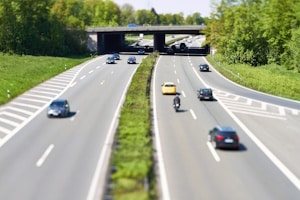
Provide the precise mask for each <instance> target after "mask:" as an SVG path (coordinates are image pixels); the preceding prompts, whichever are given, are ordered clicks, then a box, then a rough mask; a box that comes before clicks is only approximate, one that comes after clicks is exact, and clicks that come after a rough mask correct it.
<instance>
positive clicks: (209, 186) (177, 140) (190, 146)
mask: <svg viewBox="0 0 300 200" xmlns="http://www.w3.org/2000/svg"><path fill="white" fill-rule="evenodd" d="M199 62H203V60H202V58H200V57H198V58H197V57H194V56H193V57H188V56H181V57H180V56H177V57H175V56H163V57H161V59H160V61H159V62H158V64H157V68H156V70H155V80H154V81H155V83H154V85H153V87H154V88H155V92H156V95H155V98H156V99H153V101H155V102H156V107H155V110H154V112H156V116H157V129H158V130H159V135H158V136H157V137H159V138H160V139H159V141H160V144H161V149H162V150H161V153H162V155H161V156H160V157H162V158H163V162H164V164H163V166H164V169H162V170H164V171H165V174H166V181H165V182H166V185H167V186H166V187H167V188H168V190H166V192H168V193H169V194H168V195H166V196H169V197H170V199H217V198H219V199H286V198H287V199H297V198H298V197H299V194H300V193H299V190H298V189H297V188H296V187H295V186H294V185H293V184H292V182H291V181H290V180H289V179H288V178H287V177H286V176H285V175H284V174H283V173H282V172H281V171H280V170H279V169H278V168H277V167H276V166H275V165H274V163H273V162H271V161H270V159H269V158H268V157H267V156H266V155H265V154H264V153H263V152H262V151H261V149H259V148H258V147H257V145H256V144H255V143H254V142H253V141H252V140H251V138H249V136H248V135H247V134H246V133H245V131H244V130H243V129H242V128H241V127H240V125H239V124H238V123H237V122H236V121H235V120H233V119H232V117H231V115H230V114H228V112H227V110H226V109H224V107H223V106H222V105H221V104H220V102H221V100H220V102H219V100H218V99H217V100H216V101H213V102H199V100H198V99H197V98H196V91H197V89H199V88H200V87H204V86H205V85H206V84H204V83H203V82H201V81H200V80H199V79H198V77H197V76H196V75H195V72H194V71H195V70H193V67H195V66H196V65H197V63H199ZM174 64H175V67H174ZM174 68H175V69H174ZM174 70H176V74H174V73H172V72H174ZM207 74H210V73H205V74H201V73H200V72H199V76H201V77H202V76H207ZM210 76H213V73H211V74H210ZM177 79H179V82H178V85H177V88H178V90H179V91H184V93H185V95H186V98H182V112H179V113H175V112H174V110H173V108H172V103H171V102H172V98H173V97H172V96H163V95H161V94H160V83H161V82H163V81H174V82H175V80H177ZM215 79H216V78H215ZM218 80H219V82H222V81H221V80H220V77H218ZM207 85H208V84H207ZM220 87H221V86H220ZM226 92H227V93H228V91H226ZM190 109H192V110H193V111H194V112H195V115H197V120H194V119H193V118H192V116H191V114H189V112H187V111H188V110H190ZM248 117H249V116H248ZM250 117H251V118H252V119H251V120H252V121H253V120H254V121H257V123H259V122H261V119H260V118H255V117H256V116H254V115H251V116H250ZM268 120H275V122H276V120H278V119H272V118H268ZM273 122H274V121H273ZM217 124H221V125H231V126H233V127H234V128H235V129H236V130H237V131H238V133H239V135H240V138H241V149H240V151H224V150H217V151H216V152H217V154H218V156H219V158H220V162H216V160H215V159H214V157H213V156H212V154H211V152H210V150H209V148H208V146H207V144H206V143H207V134H208V131H209V129H210V128H212V127H213V126H214V125H217ZM247 125H248V126H249V127H251V128H252V127H255V124H252V123H247ZM293 125H295V124H293ZM255 128H257V127H255ZM262 130H263V129H262ZM264 142H265V141H264ZM215 190H216V191H215Z"/></svg>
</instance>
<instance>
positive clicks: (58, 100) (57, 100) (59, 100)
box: [52, 99, 67, 102]
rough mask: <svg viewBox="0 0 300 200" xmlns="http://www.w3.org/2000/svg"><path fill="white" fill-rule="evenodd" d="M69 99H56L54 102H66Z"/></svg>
mask: <svg viewBox="0 0 300 200" xmlns="http://www.w3.org/2000/svg"><path fill="white" fill-rule="evenodd" d="M65 101H67V99H54V100H53V101H52V102H65Z"/></svg>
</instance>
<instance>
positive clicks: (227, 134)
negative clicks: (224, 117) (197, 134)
mask: <svg viewBox="0 0 300 200" xmlns="http://www.w3.org/2000/svg"><path fill="white" fill-rule="evenodd" d="M208 141H209V142H211V143H212V145H213V147H214V148H216V149H217V148H230V149H239V136H238V135H237V133H236V131H235V130H234V129H233V128H231V127H227V126H217V127H214V128H213V129H212V130H210V131H209V133H208Z"/></svg>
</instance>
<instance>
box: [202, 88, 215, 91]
mask: <svg viewBox="0 0 300 200" xmlns="http://www.w3.org/2000/svg"><path fill="white" fill-rule="evenodd" d="M200 90H210V91H211V90H212V89H211V88H200Z"/></svg>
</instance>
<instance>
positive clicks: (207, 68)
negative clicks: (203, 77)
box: [200, 64, 209, 72]
mask: <svg viewBox="0 0 300 200" xmlns="http://www.w3.org/2000/svg"><path fill="white" fill-rule="evenodd" d="M200 71H201V72H203V71H206V72H209V66H208V64H201V65H200Z"/></svg>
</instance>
